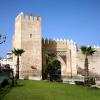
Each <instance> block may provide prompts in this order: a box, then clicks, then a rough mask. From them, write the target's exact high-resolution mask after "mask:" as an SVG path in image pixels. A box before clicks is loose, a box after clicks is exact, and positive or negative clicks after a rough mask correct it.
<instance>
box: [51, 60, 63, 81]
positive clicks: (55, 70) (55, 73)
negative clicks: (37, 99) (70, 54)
mask: <svg viewBox="0 0 100 100" xmlns="http://www.w3.org/2000/svg"><path fill="white" fill-rule="evenodd" d="M51 79H52V80H55V81H60V80H61V63H60V61H58V60H54V61H53V62H52V73H51Z"/></svg>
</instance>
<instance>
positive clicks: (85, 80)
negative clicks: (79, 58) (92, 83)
mask: <svg viewBox="0 0 100 100" xmlns="http://www.w3.org/2000/svg"><path fill="white" fill-rule="evenodd" d="M84 67H85V76H84V82H85V85H86V86H88V85H89V69H88V58H87V56H86V58H85V65H84Z"/></svg>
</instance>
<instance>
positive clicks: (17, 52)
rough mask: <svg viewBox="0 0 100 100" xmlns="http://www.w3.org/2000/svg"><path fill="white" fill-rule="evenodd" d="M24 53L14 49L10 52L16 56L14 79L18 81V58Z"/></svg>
mask: <svg viewBox="0 0 100 100" xmlns="http://www.w3.org/2000/svg"><path fill="white" fill-rule="evenodd" d="M24 52H25V51H24V50H23V49H15V48H14V50H12V53H13V54H14V55H15V56H17V65H16V78H17V79H19V56H21V55H22V53H24Z"/></svg>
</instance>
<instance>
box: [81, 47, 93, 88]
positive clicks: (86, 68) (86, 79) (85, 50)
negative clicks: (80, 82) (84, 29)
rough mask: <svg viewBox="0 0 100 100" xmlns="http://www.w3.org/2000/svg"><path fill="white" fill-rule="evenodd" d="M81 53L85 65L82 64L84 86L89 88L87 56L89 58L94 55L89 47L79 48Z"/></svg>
mask: <svg viewBox="0 0 100 100" xmlns="http://www.w3.org/2000/svg"><path fill="white" fill-rule="evenodd" d="M81 51H82V53H83V54H84V55H85V63H84V71H85V76H84V83H85V85H86V86H89V69H88V56H91V55H93V54H94V52H95V50H94V48H92V47H91V46H89V47H87V46H82V47H81Z"/></svg>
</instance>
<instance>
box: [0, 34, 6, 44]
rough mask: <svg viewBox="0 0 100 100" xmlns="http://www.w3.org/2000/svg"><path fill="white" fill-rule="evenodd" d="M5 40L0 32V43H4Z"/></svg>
mask: <svg viewBox="0 0 100 100" xmlns="http://www.w3.org/2000/svg"><path fill="white" fill-rule="evenodd" d="M5 41H6V36H5V35H3V36H2V35H1V34H0V44H2V43H4V42H5Z"/></svg>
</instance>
